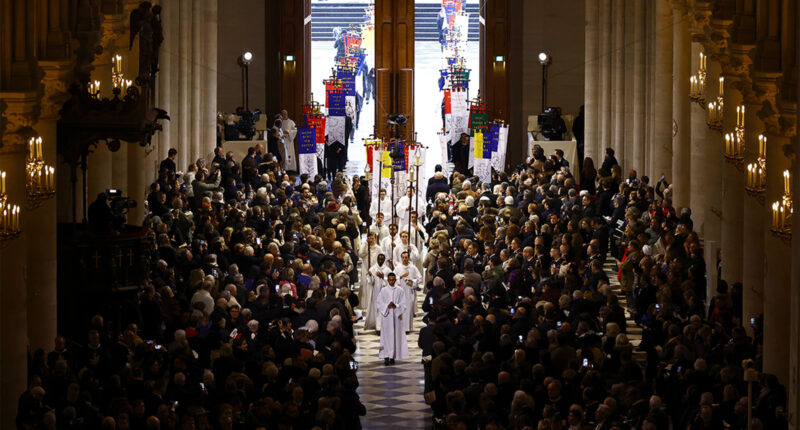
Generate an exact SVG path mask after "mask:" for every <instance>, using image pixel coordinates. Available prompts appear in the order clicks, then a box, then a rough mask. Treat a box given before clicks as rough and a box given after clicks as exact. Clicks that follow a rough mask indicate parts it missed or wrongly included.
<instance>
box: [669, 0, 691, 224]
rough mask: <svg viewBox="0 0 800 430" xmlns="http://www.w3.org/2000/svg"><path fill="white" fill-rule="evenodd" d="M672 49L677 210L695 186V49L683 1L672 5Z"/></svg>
mask: <svg viewBox="0 0 800 430" xmlns="http://www.w3.org/2000/svg"><path fill="white" fill-rule="evenodd" d="M672 4H673V9H672V16H673V22H674V23H675V26H674V28H673V46H672V57H673V64H672V75H673V80H672V82H673V86H672V117H673V119H674V120H675V127H676V128H677V130H675V131H676V132H677V133H676V134H675V136H674V137H673V139H672V153H673V156H672V205H673V207H675V209H676V210H678V211H680V209H681V208H684V207H688V206H689V184H691V183H692V178H691V176H690V175H691V174H692V173H694V172H693V171H692V170H691V169H690V167H691V166H690V163H691V161H690V160H691V157H692V154H691V149H692V148H691V126H690V118H691V106H690V104H691V103H690V102H689V99H688V95H689V76H690V75H691V55H692V47H691V40H690V38H689V15H687V13H686V12H687V11H686V7H685V5H684V4H683V2H673V3H672Z"/></svg>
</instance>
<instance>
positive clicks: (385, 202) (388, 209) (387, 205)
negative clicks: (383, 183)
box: [369, 189, 392, 219]
mask: <svg viewBox="0 0 800 430" xmlns="http://www.w3.org/2000/svg"><path fill="white" fill-rule="evenodd" d="M378 212H381V213H383V215H384V216H386V217H390V218H391V216H392V199H390V198H389V197H386V190H384V189H381V190H380V191H379V192H378V200H373V201H372V204H371V205H370V207H369V216H371V217H372V219H375V217H377V216H378Z"/></svg>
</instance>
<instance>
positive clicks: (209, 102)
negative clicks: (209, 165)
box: [178, 0, 217, 171]
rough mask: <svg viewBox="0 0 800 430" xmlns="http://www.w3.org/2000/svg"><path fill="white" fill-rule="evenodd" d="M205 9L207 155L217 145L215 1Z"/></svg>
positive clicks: (208, 2)
mask: <svg viewBox="0 0 800 430" xmlns="http://www.w3.org/2000/svg"><path fill="white" fill-rule="evenodd" d="M205 4H206V8H205V14H204V16H203V25H204V30H203V32H204V37H205V38H206V40H205V44H204V46H203V52H204V59H205V61H204V62H203V71H204V73H205V77H204V78H205V81H204V83H203V93H202V94H201V98H202V100H203V103H202V104H201V106H202V109H203V110H202V118H203V121H202V127H203V135H202V140H201V144H200V147H201V152H202V153H204V154H205V153H209V152H211V151H212V150H213V148H214V147H216V145H217V0H205ZM185 169H186V166H179V167H178V170H184V171H185Z"/></svg>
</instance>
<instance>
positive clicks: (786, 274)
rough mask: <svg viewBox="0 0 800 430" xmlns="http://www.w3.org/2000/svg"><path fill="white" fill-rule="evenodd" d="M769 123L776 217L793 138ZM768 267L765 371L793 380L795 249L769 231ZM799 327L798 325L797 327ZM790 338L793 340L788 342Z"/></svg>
mask: <svg viewBox="0 0 800 430" xmlns="http://www.w3.org/2000/svg"><path fill="white" fill-rule="evenodd" d="M777 131H778V130H775V129H771V127H769V125H768V126H767V133H766V136H767V197H766V201H767V205H766V206H767V207H766V208H765V210H767V211H768V214H769V215H768V216H769V219H770V220H771V219H772V213H771V211H772V202H774V201H776V200H778V199H779V198H780V197H781V196H782V195H783V171H784V170H786V169H788V168H790V163H789V160H788V159H787V158H786V157H785V156H784V153H783V146H784V145H789V144H790V143H791V142H790V139H788V138H787V137H785V136H783V135H782V134H780V133H777ZM764 237H765V240H764V249H765V250H766V266H765V268H764V269H765V270H764V272H765V277H764V278H765V279H764V372H766V373H772V374H774V375H776V376H777V377H778V380H780V382H781V383H782V384H786V383H787V382H788V381H789V367H788V366H787V363H789V343H790V338H791V332H792V327H790V324H788V323H787V322H788V321H791V312H790V300H791V294H790V282H791V276H790V271H791V266H792V260H791V248H790V247H789V245H788V244H787V243H786V242H784V241H783V240H781V239H779V238H777V237H775V236H774V235H773V234H772V232H770V231H767V232H766V234H765V236H764ZM795 329H796V328H795ZM787 339H788V340H789V341H787Z"/></svg>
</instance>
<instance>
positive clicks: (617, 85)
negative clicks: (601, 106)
mask: <svg viewBox="0 0 800 430" xmlns="http://www.w3.org/2000/svg"><path fill="white" fill-rule="evenodd" d="M613 6H614V16H613V19H612V28H613V29H614V34H613V35H614V43H613V47H614V49H613V66H612V72H613V75H612V76H613V83H612V92H611V94H612V100H611V103H613V105H612V106H613V112H614V117H613V119H614V121H613V122H612V124H613V126H612V127H613V128H612V130H611V136H612V140H611V142H609V143H610V144H611V146H612V147H613V148H614V151H615V155H616V157H617V160H618V161H619V163H620V165H622V166H629V165H630V163H629V162H628V161H627V160H626V159H625V91H626V85H625V0H614V5H613Z"/></svg>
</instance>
